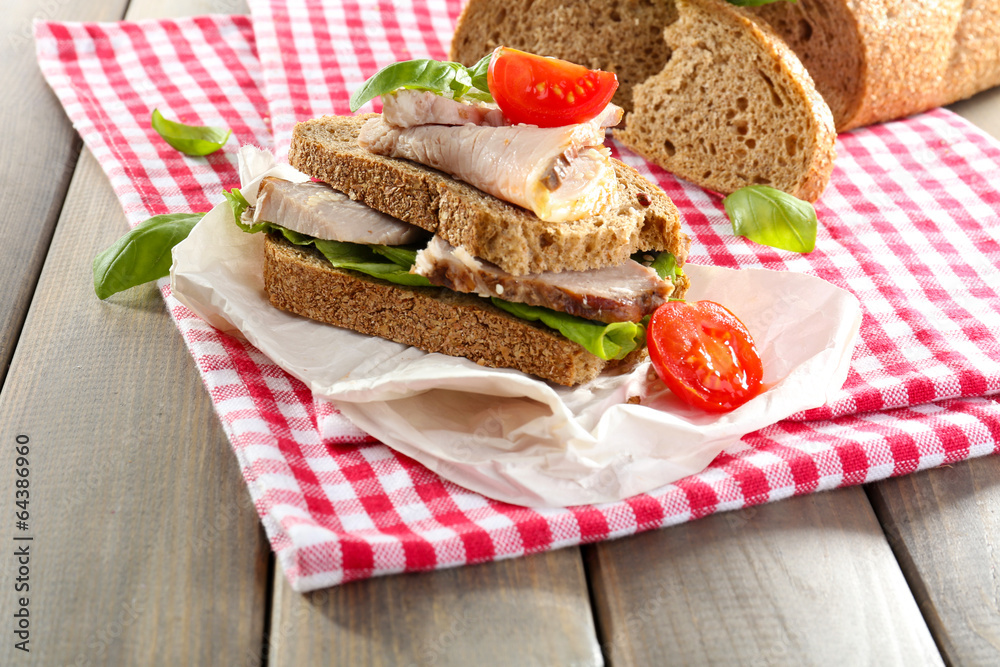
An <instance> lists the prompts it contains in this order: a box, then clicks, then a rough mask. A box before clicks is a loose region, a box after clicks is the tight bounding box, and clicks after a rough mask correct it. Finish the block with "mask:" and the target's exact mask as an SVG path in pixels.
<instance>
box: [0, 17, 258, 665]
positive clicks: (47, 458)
mask: <svg viewBox="0 0 1000 667" xmlns="http://www.w3.org/2000/svg"><path fill="white" fill-rule="evenodd" d="M154 4H155V3H153V2H152V1H146V0H142V1H141V2H138V1H137V2H134V3H133V8H132V10H131V11H130V12H129V16H130V17H132V18H138V17H140V16H150V15H153V14H155V13H157V12H162V11H164V8H163V7H159V8H156V7H154ZM181 4H182V5H183V6H179V5H178V4H174V5H173V6H172V7H171V8H170V10H171V11H192V10H195V11H197V10H198V8H199V7H200V10H201V11H206V10H207V9H210V8H211V6H212V5H211V3H200V4H199V3H193V2H188V3H181ZM80 18H95V17H94V16H89V17H80ZM32 140H33V137H31V136H28V135H23V136H21V137H19V141H21V142H27V143H28V144H29V145H31V142H32ZM126 229H127V226H126V223H125V219H124V216H123V214H122V212H121V208H120V206H119V204H118V202H117V200H116V198H115V196H114V194H113V193H112V191H111V188H110V185H109V184H108V182H107V179H106V177H105V176H104V174H103V173H102V172H101V171H100V168H99V166H98V165H97V163H96V161H95V160H94V159H93V157H92V156H91V155H90V153H89V152H87V151H84V152H83V154H82V156H81V158H80V164H79V167H78V168H77V170H76V172H75V174H74V176H73V178H72V182H71V184H70V187H69V191H68V194H67V196H66V200H65V205H64V206H63V207H62V214H61V216H60V222H59V224H58V226H57V230H56V232H55V235H54V237H53V240H52V244H51V247H50V249H49V252H48V255H47V257H46V260H45V264H44V268H43V270H42V273H41V276H40V278H39V281H38V286H37V289H36V291H35V294H34V299H33V301H32V305H31V308H30V310H29V312H28V315H27V318H26V321H25V324H24V329H23V331H22V333H21V336H20V339H19V342H18V345H17V349H16V352H15V354H14V357H13V361H12V364H11V367H10V372H9V374H8V378H7V382H6V383H5V385H4V388H3V391H2V393H0V443H2V446H3V449H4V452H6V453H10V454H11V455H13V454H14V451H13V449H12V448H13V447H14V446H15V444H16V442H17V437H18V436H19V435H25V436H27V437H28V438H29V439H30V443H29V446H30V448H31V452H30V455H29V457H28V459H29V463H30V478H29V479H30V487H29V489H30V493H31V495H30V504H29V511H30V521H29V527H30V530H28V531H19V530H17V529H16V527H15V525H14V520H13V509H11V511H10V512H8V513H7V514H8V518H7V519H5V520H3V521H0V541H2V542H3V543H4V544H6V545H12V544H17V543H15V542H14V541H13V537H15V536H17V537H23V536H29V535H30V536H31V537H33V540H32V541H31V542H25V544H29V545H30V547H29V548H30V549H31V557H30V581H29V584H30V590H29V591H27V592H26V595H27V597H28V599H29V601H30V602H29V609H30V619H31V620H30V631H31V639H30V642H31V643H30V645H29V646H30V649H31V653H30V654H29V655H28V656H25V655H24V654H22V653H21V652H20V651H18V650H17V649H16V648H15V646H14V642H13V641H4V642H2V643H0V664H19V659H24V658H25V657H27V658H29V661H30V662H32V663H35V664H102V665H103V664H110V665H115V664H130V665H131V664H247V663H248V662H251V664H252V661H253V660H255V659H256V658H257V657H258V656H259V650H260V641H261V637H262V633H263V627H264V623H265V618H266V615H265V604H266V597H267V581H268V567H269V550H268V547H267V543H266V539H264V536H263V534H262V531H261V528H260V525H259V521H258V519H257V516H256V512H255V511H254V508H253V505H252V502H251V500H250V498H249V494H248V493H247V490H246V487H245V485H244V484H243V481H242V479H241V476H240V473H239V470H238V466H237V464H236V460H235V457H234V456H233V454H232V452H231V450H230V448H229V445H228V443H227V442H226V439H225V436H224V434H223V432H222V429H221V426H220V424H219V421H218V418H217V416H216V415H215V413H214V411H213V409H212V406H211V403H210V401H209V399H208V396H207V394H206V392H205V389H204V386H203V384H202V383H201V380H200V378H199V377H198V374H197V371H196V369H195V367H194V364H193V362H192V360H191V358H190V355H189V354H188V353H187V351H186V350H185V347H184V344H183V341H182V340H181V337H180V335H179V334H178V332H177V330H176V328H175V327H174V326H173V324H172V323H171V321H170V318H169V317H168V316H167V314H166V312H165V309H164V307H163V303H162V299H161V298H160V296H159V294H158V292H157V291H156V289H155V288H154V287H153V286H145V287H142V288H137V289H135V290H131V291H130V292H128V293H124V294H121V295H118V296H116V297H114V298H113V299H111V300H110V301H109V302H106V303H102V302H100V301H98V300H97V299H96V297H95V296H94V294H93V287H92V284H91V281H90V263H91V261H92V259H93V257H94V255H95V254H96V253H97V252H98V251H99V250H101V249H103V248H105V247H107V246H108V245H109V244H110V243H111V242H112V241H113V240H114V239H115V238H116V237H117V236H118V235H120V234H121V233H123V232H124V231H125V230H126ZM4 460H5V461H8V463H9V464H8V465H5V466H2V467H0V489H4V490H5V494H4V495H5V497H7V496H9V501H8V503H9V508H13V507H14V505H13V503H14V493H15V489H16V486H15V481H16V479H18V477H17V476H16V475H15V472H14V463H15V459H14V458H8V457H6V456H5V457H4ZM14 533H16V535H15V534H14ZM8 551H13V548H10V549H8ZM9 562H10V559H8V564H9ZM16 575H17V572H16V570H14V569H13V568H12V567H2V568H0V586H2V587H3V589H4V590H6V591H10V592H11V594H10V595H5V596H2V598H0V614H2V615H3V616H4V617H5V618H12V615H13V613H15V611H16V609H17V608H18V607H19V605H18V602H17V600H16V597H15V595H14V593H13V591H14V584H15V583H16V582H15V581H14V580H13V579H14V577H15V576H16Z"/></svg>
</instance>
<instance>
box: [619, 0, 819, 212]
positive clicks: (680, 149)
mask: <svg viewBox="0 0 1000 667" xmlns="http://www.w3.org/2000/svg"><path fill="white" fill-rule="evenodd" d="M677 6H678V9H679V11H680V18H679V19H678V20H677V22H675V23H673V24H672V25H670V26H669V27H668V28H667V29H666V31H665V33H664V34H665V37H666V40H667V42H668V43H669V44H670V45H671V47H672V49H673V53H672V55H671V58H670V60H669V61H668V62H667V64H666V65H665V66H664V68H663V70H662V71H661V72H659V73H658V74H656V75H655V76H653V77H651V78H650V79H648V80H646V81H645V82H644V83H643V84H641V85H639V86H637V87H636V89H635V108H634V110H633V112H632V113H631V114H630V115H629V116H628V118H627V125H626V127H625V129H624V130H619V131H617V132H616V133H615V136H616V137H617V138H618V139H620V140H621V141H622V142H623V143H625V144H626V145H627V146H629V147H630V148H632V149H633V150H635V151H637V152H639V153H641V154H642V155H644V156H645V157H646V158H648V159H649V160H651V161H653V162H655V163H657V164H659V165H660V166H662V167H663V168H664V169H667V170H668V171H671V172H673V173H675V174H677V175H678V176H680V177H682V178H686V179H687V180H690V181H693V182H695V183H698V184H699V185H702V186H703V187H705V188H708V189H709V190H714V191H716V192H719V193H722V194H729V193H731V192H733V191H735V190H738V189H739V188H741V187H744V186H747V185H769V186H771V187H774V188H777V189H779V190H783V191H785V192H788V193H789V194H792V195H795V196H797V197H799V198H801V199H805V200H807V201H815V200H816V199H817V198H818V197H819V195H820V194H821V193H822V192H823V189H824V188H825V187H826V185H827V183H828V182H829V179H830V174H831V173H832V171H833V161H834V156H835V152H834V141H835V140H836V133H835V130H834V125H833V117H832V115H831V113H830V109H829V107H828V106H827V105H826V103H825V102H824V101H823V100H822V98H821V97H820V96H819V94H818V93H817V92H816V89H815V87H814V86H813V83H812V79H810V77H809V75H808V73H807V72H806V71H805V69H804V68H803V66H802V64H801V63H800V62H799V60H798V58H796V57H795V55H794V54H793V53H792V52H791V50H790V49H789V48H788V47H787V46H786V45H785V43H784V42H783V41H782V40H781V39H780V38H779V37H777V35H775V34H774V33H773V32H772V31H771V30H770V29H769V28H767V27H766V26H764V25H761V24H758V23H755V22H754V21H753V20H752V19H751V18H750V17H749V15H748V14H747V13H746V12H744V11H743V10H741V9H740V8H737V7H733V6H731V5H729V4H728V3H726V2H724V1H723V0H678V2H677Z"/></svg>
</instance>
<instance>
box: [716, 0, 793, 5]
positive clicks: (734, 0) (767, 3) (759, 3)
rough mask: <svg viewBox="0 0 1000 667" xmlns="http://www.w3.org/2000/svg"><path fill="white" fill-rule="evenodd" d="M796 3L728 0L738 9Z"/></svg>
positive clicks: (780, 0) (779, 0)
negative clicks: (775, 3)
mask: <svg viewBox="0 0 1000 667" xmlns="http://www.w3.org/2000/svg"><path fill="white" fill-rule="evenodd" d="M782 1H783V2H796V1H797V0H729V4H731V5H736V6H738V7H760V6H761V5H769V4H771V3H772V2H782Z"/></svg>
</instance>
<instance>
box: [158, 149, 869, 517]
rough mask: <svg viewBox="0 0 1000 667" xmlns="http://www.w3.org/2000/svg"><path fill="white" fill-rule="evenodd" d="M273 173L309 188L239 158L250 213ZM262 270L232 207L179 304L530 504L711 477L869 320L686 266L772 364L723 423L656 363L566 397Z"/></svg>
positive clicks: (840, 376) (763, 278) (364, 425)
mask: <svg viewBox="0 0 1000 667" xmlns="http://www.w3.org/2000/svg"><path fill="white" fill-rule="evenodd" d="M272 175H273V176H278V177H281V178H286V179H288V180H293V181H304V180H307V179H308V177H307V176H305V175H304V174H301V173H300V172H297V171H296V170H294V169H292V168H291V167H289V166H287V165H278V164H277V163H276V162H275V160H274V158H273V156H272V155H271V154H270V153H267V152H264V151H260V150H259V149H255V148H253V147H244V148H243V149H242V150H241V154H240V176H241V179H242V183H243V187H242V188H241V191H242V193H243V195H244V196H245V197H246V198H247V200H248V201H249V202H250V203H251V204H254V203H255V202H256V197H257V186H258V184H259V182H260V179H261V178H263V177H264V176H272ZM262 266H263V238H262V236H261V235H260V234H246V233H244V232H242V231H241V230H240V229H239V228H237V226H236V225H235V224H234V223H233V217H232V212H231V210H230V208H229V205H228V204H227V203H222V204H219V205H218V206H216V207H215V208H214V209H213V210H212V211H211V212H210V213H209V214H208V215H206V216H205V218H204V219H202V220H201V222H199V223H198V225H197V226H196V227H195V228H194V230H193V231H192V232H191V234H190V236H189V237H188V238H187V239H186V240H185V241H184V242H182V243H181V244H179V245H177V246H176V247H175V248H174V262H173V267H172V268H171V285H172V289H173V294H174V296H175V297H176V298H177V299H179V300H180V301H181V302H182V303H184V304H185V305H187V306H188V307H189V308H191V310H193V311H194V312H195V313H197V314H198V315H200V316H201V317H202V318H204V319H205V320H207V321H208V322H209V323H211V324H212V325H214V326H215V327H217V328H219V329H221V330H223V331H228V332H232V333H237V332H238V333H239V334H241V335H242V336H244V337H245V338H246V339H247V340H248V341H250V342H251V343H252V344H253V345H255V346H256V347H257V348H258V349H259V350H261V351H262V352H263V353H264V354H266V355H267V356H268V357H270V358H271V359H272V360H273V361H274V362H275V363H276V364H277V365H279V366H280V367H282V368H283V369H285V370H286V371H287V372H288V373H290V374H291V375H293V376H295V377H297V378H299V379H300V380H302V381H303V382H304V383H305V384H306V385H308V386H309V387H310V389H311V390H312V391H313V392H314V393H315V394H317V395H319V396H322V397H325V398H327V399H329V400H330V401H332V402H333V403H334V404H335V405H336V407H337V408H338V409H339V410H340V411H341V413H343V414H344V415H345V416H346V417H347V418H348V419H350V420H351V421H352V422H353V423H354V424H356V425H357V426H358V427H359V428H361V429H363V430H364V431H366V432H368V433H370V434H371V435H373V436H375V437H376V438H378V439H379V440H381V441H382V442H384V443H385V444H386V445H388V446H389V447H392V448H393V449H395V450H397V451H399V452H401V453H403V454H405V455H407V456H409V457H412V458H413V459H416V460H417V461H419V462H420V463H422V464H423V465H425V466H427V467H428V468H429V469H431V470H433V471H434V472H436V473H438V474H439V475H441V476H442V477H444V478H445V479H448V480H450V481H452V482H455V483H456V484H459V485H461V486H463V487H466V488H468V489H472V490H474V491H476V492H478V493H481V494H483V495H485V496H487V497H490V498H495V499H498V500H502V501H506V502H510V503H515V504H519V505H528V506H535V507H539V506H567V505H579V504H588V503H600V502H608V501H616V500H620V499H622V498H626V497H629V496H633V495H636V494H639V493H643V492H647V491H651V490H653V489H655V488H657V487H660V486H663V485H665V484H668V483H670V482H673V481H676V480H678V479H680V478H682V477H686V476H687V475H690V474H693V473H696V472H698V471H700V470H702V469H703V468H705V467H706V466H707V465H708V464H709V463H710V462H711V461H712V459H713V458H715V456H716V455H718V454H719V453H720V452H722V451H723V450H724V449H725V448H726V447H727V446H729V445H732V444H734V443H736V442H737V441H738V440H739V439H740V438H741V437H742V436H743V435H744V434H746V433H750V432H752V431H755V430H757V429H759V428H762V427H764V426H767V425H769V424H773V423H775V422H777V421H780V420H781V419H784V418H785V417H787V416H789V415H791V414H793V413H796V412H799V411H801V410H806V409H809V408H814V407H817V406H820V405H822V404H824V403H825V402H827V400H828V399H829V398H831V397H832V395H833V393H834V392H836V391H837V390H838V389H840V387H841V386H842V385H843V383H844V380H845V379H846V377H847V372H848V367H849V364H850V360H851V354H852V351H853V349H854V341H855V338H856V337H857V333H858V329H859V327H860V324H861V309H860V306H859V304H858V301H857V299H856V298H855V297H854V296H853V295H851V294H850V293H848V292H846V291H844V290H842V289H840V288H837V287H835V286H833V285H831V284H830V283H828V282H826V281H824V280H822V279H819V278H816V277H814V276H809V275H805V274H799V273H791V272H776V271H767V270H762V269H744V270H741V271H734V270H730V269H723V268H717V267H710V266H697V265H691V264H688V265H686V266H685V271H686V273H687V274H688V276H689V277H690V279H691V288H690V290H689V292H688V295H687V299H688V300H690V301H696V300H700V299H711V300H714V301H718V302H720V303H722V304H723V305H726V306H727V307H729V308H730V309H731V310H732V311H733V312H734V313H735V314H736V315H737V316H738V317H739V318H740V319H741V320H742V321H743V322H744V323H745V324H746V326H747V327H748V328H749V330H750V332H751V333H752V334H753V336H754V338H755V340H756V343H757V348H758V350H759V351H760V353H761V357H762V359H763V362H764V371H765V376H764V381H765V384H766V385H767V386H768V389H767V391H765V392H764V393H762V394H761V395H760V396H758V397H756V398H754V399H753V400H751V401H750V402H748V403H746V404H745V405H743V406H741V407H739V408H737V409H736V410H734V411H732V412H730V413H727V414H722V415H716V414H707V413H705V412H702V411H700V410H697V409H694V408H690V407H687V406H685V405H684V404H682V403H681V402H680V401H679V400H677V399H676V398H675V397H674V396H673V394H671V392H670V391H669V390H668V389H666V388H665V387H664V385H663V384H662V383H661V382H660V381H659V380H658V379H657V378H656V377H655V375H654V374H653V373H652V372H651V370H650V367H649V363H648V362H647V363H644V364H641V365H639V366H638V367H637V368H635V370H634V371H633V372H631V373H627V374H620V375H603V376H601V377H599V378H598V379H596V380H594V381H593V382H590V383H588V384H585V385H582V386H578V387H574V388H569V387H559V386H555V385H552V384H549V383H547V382H544V381H542V380H539V379H536V378H533V377H531V376H528V375H525V374H523V373H520V372H517V371H513V370H503V369H492V368H484V367H481V366H478V365H477V364H475V363H473V362H471V361H469V360H467V359H462V358H456V357H449V356H446V355H442V354H427V353H425V352H422V351H420V350H417V349H415V348H412V347H408V346H405V345H401V344H398V343H393V342H390V341H387V340H383V339H380V338H375V337H371V336H365V335H361V334H358V333H355V332H352V331H347V330H344V329H339V328H337V327H333V326H329V325H325V324H320V323H318V322H313V321H311V320H308V319H306V318H303V317H299V316H297V315H291V314H289V313H286V312H283V311H280V310H278V309H276V308H274V307H272V306H270V305H269V303H268V301H267V296H266V295H265V293H264V287H263V278H262ZM635 397H638V398H639V400H640V403H638V404H636V403H634V401H635ZM630 398H632V399H633V402H632V403H629V402H628V399H630Z"/></svg>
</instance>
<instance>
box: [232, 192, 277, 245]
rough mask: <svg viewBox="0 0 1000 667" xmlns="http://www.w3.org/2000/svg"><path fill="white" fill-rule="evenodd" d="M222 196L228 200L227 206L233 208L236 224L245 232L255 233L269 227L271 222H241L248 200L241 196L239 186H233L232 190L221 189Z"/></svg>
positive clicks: (247, 206) (248, 203) (248, 204)
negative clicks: (253, 223) (249, 223)
mask: <svg viewBox="0 0 1000 667" xmlns="http://www.w3.org/2000/svg"><path fill="white" fill-rule="evenodd" d="M222 196H223V197H225V198H226V201H228V202H229V208H231V209H232V210H233V217H234V218H235V219H236V225H237V226H238V227H239V228H240V229H242V230H243V231H245V232H246V233H247V234H256V233H257V232H263V231H267V230H270V229H271V223H269V222H260V223H257V224H256V225H248V224H246V223H245V222H243V213H244V212H246V210H247V209H248V208H250V202H248V201H247V198H246V197H244V196H243V193H242V192H240V190H239V188H233V189H232V190H223V191H222Z"/></svg>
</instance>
